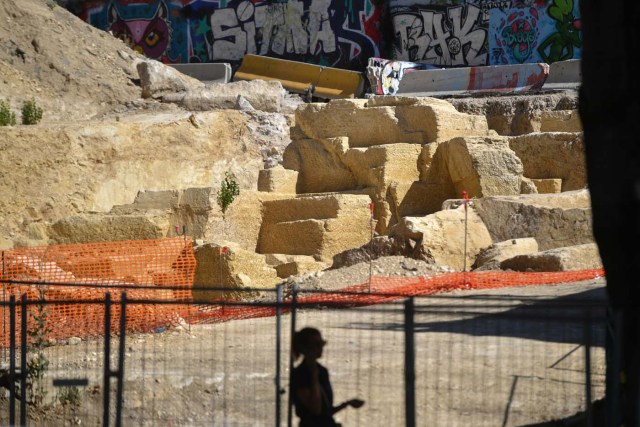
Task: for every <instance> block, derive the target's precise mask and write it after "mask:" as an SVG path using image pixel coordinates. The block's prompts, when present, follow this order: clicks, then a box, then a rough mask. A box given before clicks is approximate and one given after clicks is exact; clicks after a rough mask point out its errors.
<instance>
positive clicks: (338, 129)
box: [295, 99, 427, 147]
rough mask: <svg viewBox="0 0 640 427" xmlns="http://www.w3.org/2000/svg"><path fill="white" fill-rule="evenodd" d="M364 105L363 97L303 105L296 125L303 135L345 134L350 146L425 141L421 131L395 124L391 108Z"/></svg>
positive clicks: (337, 135)
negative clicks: (364, 124)
mask: <svg viewBox="0 0 640 427" xmlns="http://www.w3.org/2000/svg"><path fill="white" fill-rule="evenodd" d="M366 104H367V100H366V99H337V100H332V101H330V102H328V103H326V104H325V103H313V104H305V105H302V106H300V107H298V109H297V110H296V119H295V120H296V126H297V127H298V128H299V130H300V131H301V132H302V133H304V135H305V136H306V137H307V138H313V139H326V138H332V137H340V136H346V137H348V138H349V144H350V146H351V147H369V146H372V145H381V144H391V143H396V142H404V143H413V144H421V143H424V142H427V141H425V139H424V134H423V132H421V131H416V130H411V129H405V128H403V127H402V126H401V125H400V124H399V123H398V118H396V116H395V109H394V107H388V106H383V107H367V106H366ZM362 123H366V124H367V125H366V126H363V125H362Z"/></svg>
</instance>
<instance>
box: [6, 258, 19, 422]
mask: <svg viewBox="0 0 640 427" xmlns="http://www.w3.org/2000/svg"><path fill="white" fill-rule="evenodd" d="M3 254H4V252H3ZM15 423H16V297H15V295H11V298H10V299H9V425H15Z"/></svg>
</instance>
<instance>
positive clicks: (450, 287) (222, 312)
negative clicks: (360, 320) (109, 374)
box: [190, 268, 604, 323]
mask: <svg viewBox="0 0 640 427" xmlns="http://www.w3.org/2000/svg"><path fill="white" fill-rule="evenodd" d="M600 277H604V270H603V269H601V268H599V269H592V270H580V271H562V272H543V273H521V272H504V271H484V272H477V273H474V272H467V273H463V272H460V273H445V274H440V275H436V276H424V277H380V276H373V277H371V280H370V281H367V282H365V283H362V284H359V285H355V286H349V287H345V288H343V289H342V290H341V291H339V292H322V293H316V292H313V293H307V292H304V290H302V291H301V292H300V293H299V295H298V297H297V299H296V301H297V303H298V304H299V305H300V306H305V305H313V304H320V305H322V304H325V305H332V306H338V307H340V306H342V307H355V306H364V305H374V304H381V303H385V302H389V301H394V300H398V299H401V298H406V297H410V296H420V295H422V296H425V295H435V294H442V293H446V292H451V291H454V290H471V289H497V288H506V287H513V286H534V285H557V284H561V283H569V282H579V281H584V280H591V279H598V278H600ZM290 301H291V299H290V298H288V299H287V300H286V301H285V302H290ZM274 314H275V309H274V308H272V307H247V306H235V307H224V308H223V307H220V306H217V307H216V306H213V307H207V309H201V310H199V311H198V312H192V313H191V314H190V319H191V321H192V322H193V323H206V322H211V321H227V320H236V319H248V318H257V317H267V316H273V315H274Z"/></svg>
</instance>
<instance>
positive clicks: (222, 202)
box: [218, 172, 240, 217]
mask: <svg viewBox="0 0 640 427" xmlns="http://www.w3.org/2000/svg"><path fill="white" fill-rule="evenodd" d="M239 194H240V186H239V185H238V182H237V181H236V177H235V176H234V175H233V174H232V173H231V172H226V173H225V174H224V180H223V181H222V184H221V185H220V190H219V191H218V206H220V209H221V210H222V216H223V217H224V216H225V214H226V213H227V209H228V208H229V206H230V205H231V203H233V201H234V200H235V198H236V197H238V195H239Z"/></svg>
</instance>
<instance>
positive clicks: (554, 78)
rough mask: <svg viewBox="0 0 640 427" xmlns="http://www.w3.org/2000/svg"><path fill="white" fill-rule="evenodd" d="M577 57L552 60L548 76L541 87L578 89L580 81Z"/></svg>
mask: <svg viewBox="0 0 640 427" xmlns="http://www.w3.org/2000/svg"><path fill="white" fill-rule="evenodd" d="M580 63H581V61H580V60H579V59H569V60H567V61H558V62H554V63H553V64H551V65H550V66H549V77H548V78H547V81H545V82H544V86H543V87H542V88H543V89H578V87H579V86H580V84H581V83H582V69H581V66H580Z"/></svg>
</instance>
